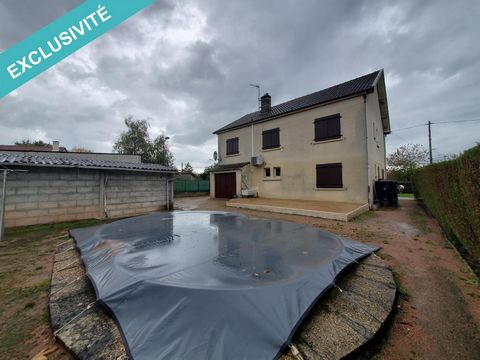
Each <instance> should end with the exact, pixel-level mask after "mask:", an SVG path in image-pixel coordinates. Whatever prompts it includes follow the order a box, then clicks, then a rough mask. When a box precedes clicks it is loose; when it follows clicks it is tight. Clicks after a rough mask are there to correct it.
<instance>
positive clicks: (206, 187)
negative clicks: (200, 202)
mask: <svg viewBox="0 0 480 360" xmlns="http://www.w3.org/2000/svg"><path fill="white" fill-rule="evenodd" d="M173 191H174V192H175V194H178V193H184V192H209V191H210V181H209V180H181V179H178V180H175V182H174V186H173Z"/></svg>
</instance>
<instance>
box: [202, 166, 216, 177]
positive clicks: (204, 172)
mask: <svg viewBox="0 0 480 360" xmlns="http://www.w3.org/2000/svg"><path fill="white" fill-rule="evenodd" d="M216 166H217V163H214V164H213V165H210V166H207V167H206V168H205V169H203V172H202V173H201V174H200V177H201V178H202V180H209V179H210V171H212V170H213V169H214V168H215V167H216Z"/></svg>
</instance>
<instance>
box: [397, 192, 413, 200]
mask: <svg viewBox="0 0 480 360" xmlns="http://www.w3.org/2000/svg"><path fill="white" fill-rule="evenodd" d="M398 197H399V198H412V199H413V198H414V197H415V196H414V195H413V194H410V193H399V194H398Z"/></svg>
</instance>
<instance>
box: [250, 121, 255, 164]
mask: <svg viewBox="0 0 480 360" xmlns="http://www.w3.org/2000/svg"><path fill="white" fill-rule="evenodd" d="M250 128H251V130H252V157H254V156H255V150H254V147H253V123H252V126H250Z"/></svg>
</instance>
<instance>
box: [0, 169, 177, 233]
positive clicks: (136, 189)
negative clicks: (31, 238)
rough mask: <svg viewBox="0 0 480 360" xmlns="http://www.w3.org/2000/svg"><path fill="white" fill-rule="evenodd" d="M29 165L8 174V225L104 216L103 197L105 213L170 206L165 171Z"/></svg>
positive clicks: (125, 213) (121, 213) (118, 214)
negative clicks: (24, 170)
mask: <svg viewBox="0 0 480 360" xmlns="http://www.w3.org/2000/svg"><path fill="white" fill-rule="evenodd" d="M28 170H29V172H28V173H12V174H9V175H8V180H7V196H6V208H5V210H6V212H5V225H6V227H14V226H25V225H34V224H47V223H55V222H63V221H71V220H80V219H89V218H100V217H103V216H104V214H103V210H102V208H103V203H104V202H105V203H106V207H105V210H106V214H107V215H108V217H112V218H115V217H123V216H132V215H137V214H143V213H147V212H150V211H158V210H163V209H165V208H166V191H165V190H166V179H167V177H166V176H165V175H160V174H145V173H127V172H104V173H103V175H102V174H101V172H100V171H99V170H83V169H82V170H80V169H62V168H56V169H55V168H29V169H28ZM102 180H103V181H104V183H105V185H104V187H103V189H102V186H101V183H102ZM102 195H103V196H104V198H102Z"/></svg>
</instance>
